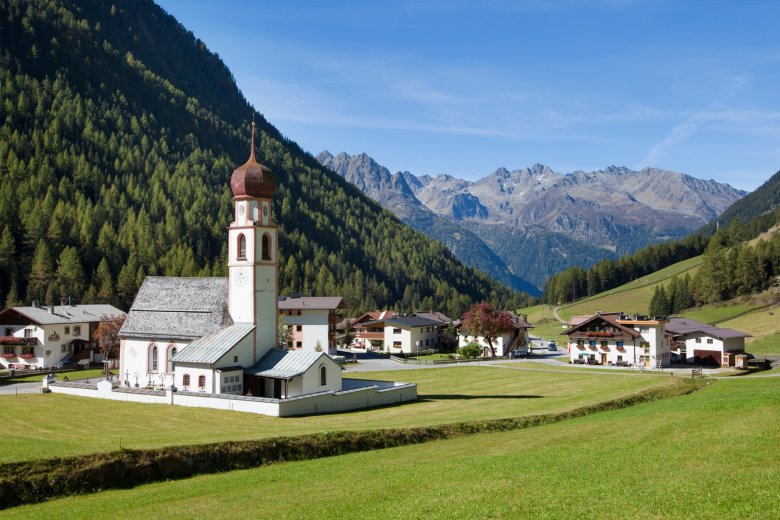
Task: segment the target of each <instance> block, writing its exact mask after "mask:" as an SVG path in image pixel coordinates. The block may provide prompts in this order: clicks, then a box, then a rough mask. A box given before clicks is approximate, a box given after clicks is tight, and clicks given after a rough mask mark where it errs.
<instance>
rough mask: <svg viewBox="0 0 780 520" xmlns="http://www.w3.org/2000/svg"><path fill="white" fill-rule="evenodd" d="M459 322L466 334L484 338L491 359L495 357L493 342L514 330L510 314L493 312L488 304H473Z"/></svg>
mask: <svg viewBox="0 0 780 520" xmlns="http://www.w3.org/2000/svg"><path fill="white" fill-rule="evenodd" d="M461 320H462V324H461V326H460V327H461V329H462V330H463V331H465V332H466V334H468V335H469V336H474V337H478V336H482V337H483V338H485V341H487V344H488V346H489V347H490V352H491V354H492V355H493V357H495V356H496V349H495V348H494V347H493V340H495V339H496V338H497V337H498V336H500V335H501V334H503V333H504V332H509V331H511V330H513V329H514V328H515V324H514V321H513V320H512V315H511V314H509V313H508V312H502V311H495V310H493V306H492V305H490V304H489V303H475V304H474V305H472V306H471V308H470V309H469V310H467V311H466V313H465V314H464V315H463V317H462V318H461Z"/></svg>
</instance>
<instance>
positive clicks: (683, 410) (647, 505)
mask: <svg viewBox="0 0 780 520" xmlns="http://www.w3.org/2000/svg"><path fill="white" fill-rule="evenodd" d="M486 370H489V369H488V368H487V367H485V368H484V369H481V370H479V372H484V371H486ZM419 372H421V374H420V376H421V378H422V379H421V380H420V381H419V383H420V386H421V392H420V393H421V395H424V394H428V393H429V392H431V387H428V386H427V385H426V383H425V378H428V377H433V378H436V377H437V376H436V375H435V374H452V372H451V371H450V370H428V371H419ZM495 372H497V373H503V372H509V371H501V370H498V369H496V370H495ZM544 375H545V379H538V380H533V383H529V384H528V387H529V388H534V387H535V386H537V385H538V384H540V383H549V384H551V385H555V384H556V377H558V376H555V375H553V374H544ZM459 376H463V377H458V378H457V381H459V382H460V381H462V382H464V383H465V386H466V387H467V388H468V387H469V386H470V385H472V384H474V382H475V378H473V377H469V376H466V375H465V374H459ZM530 377H532V376H531V372H523V376H522V378H518V379H521V380H523V381H526V380H527V379H528V378H530ZM572 377H573V376H572ZM594 377H597V376H594ZM601 379H602V380H604V383H605V384H619V381H621V380H622V379H623V378H618V377H606V376H605V377H602V378H601ZM669 379H672V378H669ZM774 379H775V378H757V377H756V378H753V377H742V378H733V379H731V380H726V381H716V382H714V383H712V384H711V385H709V386H707V387H706V388H704V389H703V390H700V391H698V392H694V393H692V394H689V395H684V396H679V397H673V398H670V399H664V400H660V401H655V402H650V403H645V404H640V405H636V406H633V407H630V408H626V409H621V410H614V411H605V412H600V413H596V414H593V415H589V416H587V417H581V418H578V419H572V420H567V421H563V422H560V423H556V424H550V425H546V426H539V427H536V428H529V429H525V430H518V431H511V432H505V433H490V434H479V435H472V436H465V437H461V438H458V439H453V440H447V441H438V442H431V443H427V444H422V445H417V446H407V447H402V448H392V449H389V450H379V451H373V452H365V453H355V454H350V455H343V456H338V457H329V458H324V459H318V460H311V461H305V462H290V463H283V464H275V465H271V466H267V467H263V468H257V469H252V470H244V471H233V472H229V473H224V474H217V475H202V476H197V477H194V478H190V479H184V480H179V481H173V482H163V483H154V484H150V485H145V486H142V487H139V488H135V489H131V490H117V491H106V492H102V493H96V494H91V495H84V496H75V497H70V498H66V499H60V500H53V501H51V502H47V503H43V504H38V505H33V506H26V507H20V508H15V509H13V510H10V511H7V512H6V513H11V514H12V515H13V516H14V517H15V518H46V517H55V516H56V517H57V518H83V517H90V518H118V517H122V516H123V513H125V512H127V511H129V510H132V511H133V514H134V516H135V517H137V518H151V517H157V518H160V517H162V518H166V517H181V516H182V515H186V516H187V517H200V518H202V517H209V516H214V515H218V516H220V517H231V516H246V513H247V504H262V515H263V516H264V517H267V518H271V517H273V518H286V517H295V518H307V517H315V516H316V517H324V518H333V517H341V518H343V517H351V518H358V517H361V518H421V517H425V518H474V517H504V518H510V517H530V518H560V517H577V518H605V517H606V518H634V517H648V516H650V517H656V518H694V517H695V518H736V517H752V518H767V517H768V516H767V515H771V511H778V510H780V495H778V494H777V490H776V485H775V484H776V482H777V481H778V479H780V453H778V451H777V445H778V443H780V399H779V398H778V394H777V391H776V390H777V383H776V381H774ZM634 380H635V381H645V382H648V381H650V382H656V383H657V382H659V381H660V379H658V378H655V379H650V378H639V377H637V378H632V381H634ZM453 381H456V379H455V378H453ZM431 384H432V382H431ZM451 384H453V385H455V384H456V383H455V382H453V383H451ZM524 384H525V383H520V386H515V388H514V389H513V390H511V391H510V392H508V393H513V392H521V391H523V389H522V386H523V385H524ZM458 386H460V385H458ZM604 389H605V390H606V391H607V392H608V393H610V394H611V395H615V394H616V393H618V392H619V391H620V390H618V389H615V392H610V390H609V388H608V387H604ZM623 390H625V389H623ZM436 391H437V392H438V391H439V390H436ZM533 391H538V390H533ZM458 392H460V393H465V392H466V390H459V391H453V393H458ZM472 392H473V390H472ZM562 392H564V386H563V383H561V385H560V386H557V387H555V390H554V391H551V392H550V394H561V393H562ZM550 397H552V396H550ZM505 400H506V401H513V400H508V399H505ZM544 400H545V399H528V400H522V401H523V404H522V405H520V406H519V407H518V406H517V405H515V408H514V409H510V408H505V409H503V410H502V411H504V412H508V413H512V412H514V413H522V412H521V409H522V408H524V407H526V406H531V407H533V406H535V403H538V402H539V401H544ZM88 402H93V401H91V400H90V401H88ZM467 402H468V403H471V405H469V406H461V407H460V410H464V411H465V410H466V409H471V408H479V406H474V405H473V403H475V402H479V401H475V400H471V401H467ZM422 404H424V403H422ZM409 406H410V405H405V406H398V407H394V408H392V409H390V410H391V411H394V412H399V413H400V412H403V411H404V410H405V409H406V410H408V409H409ZM493 411H494V412H497V411H499V410H496V409H494V410H493ZM382 412H383V411H368V412H359V413H358V414H357V415H360V414H366V413H369V414H373V413H377V414H380V415H381V413H382ZM353 415H356V414H348V416H343V415H342V416H340V417H339V418H340V419H342V420H343V419H344V418H345V417H351V416H353ZM261 419H263V421H264V420H265V419H264V418H261ZM312 419H317V420H320V419H323V418H312ZM253 420H257V418H253ZM283 421H284V422H285V423H286V424H292V421H293V420H290V419H284V420H283ZM347 421H350V419H347ZM100 437H101V435H100V434H98V435H90V439H91V440H94V441H99V438H100ZM617 475H619V477H617ZM291 483H295V489H299V490H305V492H303V493H299V492H291V487H290V486H291ZM140 496H142V497H143V500H139V497H140ZM258 507H260V506H258ZM185 511H186V513H184V512H185ZM252 511H254V512H259V511H260V509H252Z"/></svg>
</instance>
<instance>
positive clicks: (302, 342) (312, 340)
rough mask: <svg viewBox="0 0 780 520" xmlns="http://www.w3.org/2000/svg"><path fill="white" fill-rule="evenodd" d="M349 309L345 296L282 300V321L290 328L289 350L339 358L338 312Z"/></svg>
mask: <svg viewBox="0 0 780 520" xmlns="http://www.w3.org/2000/svg"><path fill="white" fill-rule="evenodd" d="M345 307H346V304H345V303H344V299H343V298H342V297H341V296H327V297H318V296H308V297H301V298H283V299H280V301H279V319H280V320H283V322H284V326H285V327H287V331H288V334H289V339H288V347H289V348H291V349H294V350H306V351H308V352H327V353H328V354H331V355H335V354H336V339H337V330H336V325H337V323H338V321H339V316H338V312H339V311H340V310H342V309H344V308H345ZM318 349H319V350H318Z"/></svg>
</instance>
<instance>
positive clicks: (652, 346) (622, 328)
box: [563, 313, 671, 368]
mask: <svg viewBox="0 0 780 520" xmlns="http://www.w3.org/2000/svg"><path fill="white" fill-rule="evenodd" d="M576 322H577V324H576V325H574V326H572V327H570V328H569V329H568V330H566V331H564V332H563V334H565V335H567V336H569V341H568V351H569V359H570V362H572V363H591V364H600V365H625V366H633V365H640V366H643V367H646V368H655V367H663V366H668V365H669V364H670V362H671V354H670V351H669V344H668V341H667V340H666V336H665V327H666V324H667V323H669V320H668V319H666V318H663V317H661V318H651V317H648V316H634V317H629V316H626V315H623V314H620V313H597V314H595V315H593V316H590V317H589V318H585V319H578V320H577V321H576Z"/></svg>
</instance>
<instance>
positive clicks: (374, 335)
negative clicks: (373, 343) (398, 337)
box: [355, 330, 385, 340]
mask: <svg viewBox="0 0 780 520" xmlns="http://www.w3.org/2000/svg"><path fill="white" fill-rule="evenodd" d="M355 339H368V340H383V339H385V333H384V332H367V331H365V332H364V331H362V330H357V331H355Z"/></svg>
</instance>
